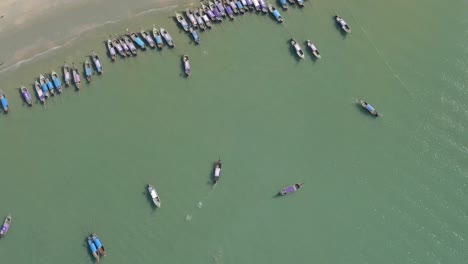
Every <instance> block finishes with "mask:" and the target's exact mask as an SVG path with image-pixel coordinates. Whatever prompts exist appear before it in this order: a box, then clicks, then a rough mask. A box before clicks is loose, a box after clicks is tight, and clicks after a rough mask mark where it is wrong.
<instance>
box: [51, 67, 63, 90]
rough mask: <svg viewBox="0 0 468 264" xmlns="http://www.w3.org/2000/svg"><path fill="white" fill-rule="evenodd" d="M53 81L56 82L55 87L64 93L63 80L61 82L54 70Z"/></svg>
mask: <svg viewBox="0 0 468 264" xmlns="http://www.w3.org/2000/svg"><path fill="white" fill-rule="evenodd" d="M51 77H52V81H53V82H54V86H55V89H57V91H58V92H59V93H62V82H60V79H59V77H58V75H57V73H56V72H55V71H52V73H51Z"/></svg>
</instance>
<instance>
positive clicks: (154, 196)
mask: <svg viewBox="0 0 468 264" xmlns="http://www.w3.org/2000/svg"><path fill="white" fill-rule="evenodd" d="M148 192H149V193H150V195H151V199H152V200H153V203H154V205H156V207H158V208H161V200H160V199H159V196H158V193H157V192H156V189H155V188H154V186H153V185H151V184H148Z"/></svg>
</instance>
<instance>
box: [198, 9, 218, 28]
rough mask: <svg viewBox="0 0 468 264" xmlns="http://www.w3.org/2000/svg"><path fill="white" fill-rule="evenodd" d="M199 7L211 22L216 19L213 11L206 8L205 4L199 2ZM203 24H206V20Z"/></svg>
mask: <svg viewBox="0 0 468 264" xmlns="http://www.w3.org/2000/svg"><path fill="white" fill-rule="evenodd" d="M201 9H203V11H204V12H205V14H207V15H208V17H209V18H210V20H211V21H213V22H216V21H217V19H216V15H215V14H214V13H213V11H212V10H211V9H210V8H208V7H207V6H205V5H204V4H203V3H202V4H201ZM205 24H206V21H205ZM207 26H208V25H207Z"/></svg>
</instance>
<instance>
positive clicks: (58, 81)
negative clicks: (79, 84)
mask: <svg viewBox="0 0 468 264" xmlns="http://www.w3.org/2000/svg"><path fill="white" fill-rule="evenodd" d="M54 84H55V87H60V86H62V83H61V82H60V80H59V78H57V77H54Z"/></svg>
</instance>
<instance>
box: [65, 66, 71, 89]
mask: <svg viewBox="0 0 468 264" xmlns="http://www.w3.org/2000/svg"><path fill="white" fill-rule="evenodd" d="M63 78H64V80H65V85H66V86H70V82H71V76H70V68H69V67H68V65H67V64H66V63H65V64H64V65H63Z"/></svg>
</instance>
